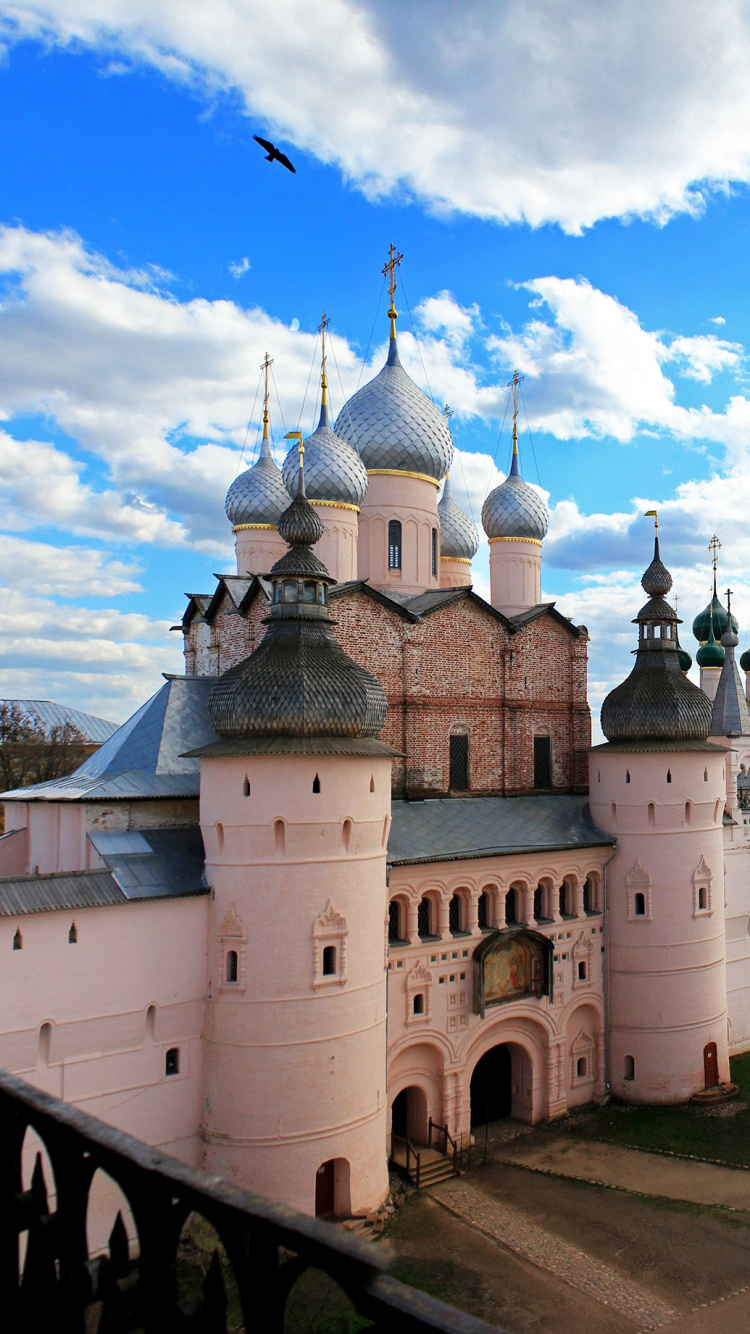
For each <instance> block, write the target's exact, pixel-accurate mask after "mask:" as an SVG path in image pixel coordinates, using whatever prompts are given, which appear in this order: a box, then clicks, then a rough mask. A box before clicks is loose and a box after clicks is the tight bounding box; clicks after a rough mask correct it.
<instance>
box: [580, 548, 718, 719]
mask: <svg viewBox="0 0 750 1334" xmlns="http://www.w3.org/2000/svg"><path fill="white" fill-rule="evenodd" d="M657 562H658V564H659V565H661V561H660V560H659V545H658V538H657V539H656V543H655V550H654V561H653V562H652V564H651V565H650V566H649V570H648V571H647V572H646V575H644V578H643V580H642V581H641V582H642V584H643V585H644V587H645V588H646V592H651V591H652V589H653V588H655V587H656V586H658V587H662V588H663V587H664V579H663V577H662V576H661V573H660V572H659V571H658V570H657V572H656V573H657V574H658V580H657V578H653V579H651V578H650V577H648V578H647V576H648V575H649V573H650V572H651V573H653V572H654V569H655V566H656V564H657ZM661 568H662V570H664V567H663V566H662V567H661ZM664 573H665V574H666V575H667V577H668V578H669V586H670V587H671V577H670V576H669V572H668V571H667V570H664ZM647 584H648V587H646V585H647ZM648 607H653V609H654V611H655V613H656V614H655V615H654V617H653V620H648V619H646V618H644V619H641V617H639V618H638V619H639V620H640V623H641V626H642V627H643V625H644V621H645V624H646V626H647V627H649V626H651V625H653V626H654V627H656V625H657V624H660V623H661V624H662V625H663V624H664V622H671V623H673V624H674V628H675V630H676V628H677V621H678V617H677V613H676V612H675V611H674V609H673V608H672V607H670V605H669V603H668V602H665V601H664V599H663V597H661V596H660V595H659V594H656V595H655V596H652V601H651V602H650V603H648V604H647V606H646V607H645V608H644V609H643V610H644V612H645V611H646V610H647V609H648ZM601 721H602V731H603V732H604V735H605V736H606V738H607V740H608V741H625V742H628V741H662V740H663V741H705V739H706V737H707V736H708V733H709V729H710V726H711V702H710V700H709V699H708V696H707V695H706V694H704V692H703V691H702V690H700V689H699V688H698V686H695V685H693V683H692V681H689V680H688V678H687V677H686V676H684V675H683V673H682V669H681V666H680V659H679V655H678V651H677V645H676V638H661V636H659V637H657V636H656V635H655V634H652V635H650V636H649V637H648V638H641V639H640V640H639V644H638V648H637V650H636V659H635V665H634V667H633V670H632V672H631V673H630V675H629V676H628V677H627V679H626V680H625V681H623V682H622V684H621V685H619V686H616V687H615V689H614V690H612V691H611V692H610V693H609V695H607V698H606V699H605V701H604V703H603V704H602V711H601Z"/></svg>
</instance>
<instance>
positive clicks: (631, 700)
mask: <svg viewBox="0 0 750 1334" xmlns="http://www.w3.org/2000/svg"><path fill="white" fill-rule="evenodd" d="M641 582H642V585H643V588H644V590H645V592H646V593H647V594H648V598H649V601H648V602H647V603H646V605H645V606H644V607H643V608H642V609H641V611H640V612H639V613H638V616H637V617H636V618H635V623H636V624H637V625H638V627H639V637H638V646H637V649H636V650H635V664H634V666H633V670H632V672H631V673H630V675H629V676H628V678H627V680H625V681H624V682H623V683H622V684H621V685H619V686H617V687H616V688H615V689H614V690H613V691H612V692H611V693H610V694H609V695H608V696H607V698H606V699H605V701H604V703H603V705H602V712H601V721H602V730H603V732H604V735H605V736H606V738H607V742H606V744H605V745H602V746H595V747H594V749H593V750H592V751H591V752H590V758H589V782H590V805H591V814H592V817H593V819H594V820H595V821H596V823H597V824H598V825H599V826H600V827H601V828H602V829H605V830H606V831H607V832H608V833H610V834H612V835H613V836H614V837H615V838H616V840H617V853H616V856H615V859H614V861H613V862H612V865H611V866H610V867H609V871H608V919H607V933H608V934H607V949H608V960H607V976H608V978H609V1015H610V1043H609V1049H610V1082H611V1088H612V1092H613V1093H614V1094H615V1095H616V1096H617V1097H618V1098H622V1099H624V1100H625V1101H626V1102H635V1103H673V1102H680V1101H683V1100H684V1099H686V1098H689V1097H691V1096H692V1095H694V1094H697V1093H699V1092H701V1090H703V1089H704V1088H705V1087H708V1086H713V1085H715V1084H717V1083H719V1082H720V1081H726V1080H727V1079H728V1075H729V1056H728V1047H727V1013H726V1009H727V1003H726V964H725V954H726V946H725V932H724V849H723V832H722V820H723V813H724V803H725V794H726V768H725V760H726V756H725V752H724V751H723V750H721V749H720V748H719V747H718V746H717V745H713V744H711V743H710V742H709V741H708V739H707V738H708V736H709V731H710V729H711V727H712V719H711V705H710V703H709V701H708V699H707V698H706V695H705V694H704V692H703V691H702V690H700V689H699V687H698V686H695V685H693V683H692V682H691V681H689V680H688V679H687V677H686V676H684V675H683V672H682V671H681V668H680V661H679V656H678V650H677V625H678V618H677V614H676V612H675V611H674V609H673V608H672V607H671V606H670V604H669V603H668V602H667V601H666V594H667V593H668V592H669V590H670V588H671V585H672V578H671V575H670V574H669V571H668V570H667V569H666V568H665V567H664V565H663V564H662V561H661V558H660V554H659V537H658V531H657V534H656V537H655V543H654V559H653V561H652V562H651V564H650V566H649V567H648V569H647V570H646V573H645V574H644V576H643V579H642V581H641Z"/></svg>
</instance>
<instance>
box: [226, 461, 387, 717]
mask: <svg viewBox="0 0 750 1334" xmlns="http://www.w3.org/2000/svg"><path fill="white" fill-rule="evenodd" d="M279 532H280V533H281V535H282V537H283V538H284V539H285V541H286V542H288V543H289V544H290V550H289V551H288V552H287V553H286V554H285V555H284V556H282V557H281V560H279V561H277V562H276V564H275V565H274V567H273V569H272V570H271V575H270V577H271V582H272V585H273V601H272V604H271V610H270V612H269V615H268V617H267V625H268V629H267V630H266V633H265V636H264V638H263V641H262V643H261V644H260V645H259V646H258V648H257V649H256V651H255V653H252V654H251V655H250V657H249V658H245V660H244V662H241V663H238V665H237V666H236V667H232V668H231V669H230V670H229V671H228V672H225V673H224V675H223V676H220V677H219V680H218V681H217V682H216V685H215V686H214V687H213V689H212V691H211V694H210V696H209V700H208V711H209V715H210V717H211V722H212V725H213V727H214V729H215V731H216V732H217V733H218V735H219V736H220V737H228V738H234V739H236V738H243V737H245V738H246V737H259V736H264V737H347V738H352V737H375V736H377V735H378V734H379V733H380V732H381V731H382V728H383V726H384V724H385V714H386V697H385V691H384V690H383V687H382V686H381V684H380V682H379V681H378V680H377V679H376V677H374V676H373V675H372V674H371V673H370V672H368V671H365V669H364V668H363V667H360V666H359V665H358V664H357V663H356V662H354V661H353V660H352V659H351V658H350V657H349V656H348V654H346V653H345V652H344V650H343V649H342V648H341V646H340V644H339V643H338V642H337V641H336V638H335V636H334V633H333V629H332V626H331V619H330V615H329V612H328V604H327V603H328V587H329V585H330V584H332V583H334V582H335V581H334V580H333V579H332V578H331V576H330V574H329V573H328V571H327V570H326V568H325V566H324V565H323V564H322V563H321V562H320V561H319V560H318V558H317V556H316V555H315V554H314V552H313V551H311V550H310V547H311V546H312V545H313V544H314V543H315V542H317V541H318V539H319V538H320V536H321V535H322V532H323V525H322V524H321V522H320V519H319V518H318V516H317V514H316V513H315V510H314V509H313V508H312V505H311V504H310V502H309V501H308V500H307V499H306V497H305V489H304V471H303V470H301V472H300V485H299V493H298V494H297V496H295V498H294V500H293V501H292V503H291V505H289V507H288V508H287V509H286V510H285V512H284V513H283V514H282V516H281V518H280V519H279Z"/></svg>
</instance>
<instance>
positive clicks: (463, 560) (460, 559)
mask: <svg viewBox="0 0 750 1334" xmlns="http://www.w3.org/2000/svg"><path fill="white" fill-rule="evenodd" d="M440 559H441V560H452V561H453V564H454V565H471V559H470V557H469V556H441V557H440Z"/></svg>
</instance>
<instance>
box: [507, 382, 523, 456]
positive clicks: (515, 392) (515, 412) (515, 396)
mask: <svg viewBox="0 0 750 1334" xmlns="http://www.w3.org/2000/svg"><path fill="white" fill-rule="evenodd" d="M523 378H524V377H523V375H519V374H518V371H514V372H513V379H512V380H509V381H508V389H510V388H511V386H512V387H513V453H514V454H517V453H518V386H519V384H521V382H522V380H523Z"/></svg>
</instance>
